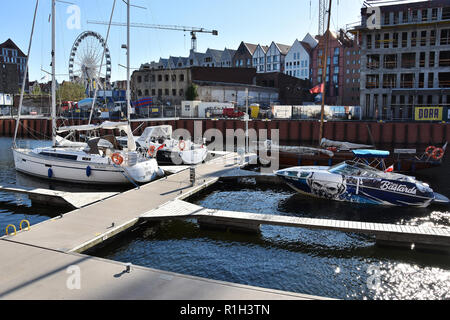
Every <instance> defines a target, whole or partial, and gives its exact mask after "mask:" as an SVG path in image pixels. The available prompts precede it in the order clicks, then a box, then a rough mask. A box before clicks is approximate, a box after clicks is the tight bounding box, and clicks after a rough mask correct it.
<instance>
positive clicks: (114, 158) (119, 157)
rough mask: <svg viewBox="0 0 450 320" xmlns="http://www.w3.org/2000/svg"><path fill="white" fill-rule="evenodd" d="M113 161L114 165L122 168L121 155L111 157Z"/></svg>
mask: <svg viewBox="0 0 450 320" xmlns="http://www.w3.org/2000/svg"><path fill="white" fill-rule="evenodd" d="M111 160H112V161H113V162H114V164H116V165H118V166H120V165H122V163H123V157H122V156H121V154H120V153H114V154H113V155H112V156H111Z"/></svg>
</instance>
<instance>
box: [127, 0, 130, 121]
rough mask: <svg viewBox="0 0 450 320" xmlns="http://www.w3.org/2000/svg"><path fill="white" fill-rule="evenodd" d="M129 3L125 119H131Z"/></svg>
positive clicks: (128, 14) (128, 5)
mask: <svg viewBox="0 0 450 320" xmlns="http://www.w3.org/2000/svg"><path fill="white" fill-rule="evenodd" d="M130 1H131V0H128V1H127V119H128V123H130V120H131V119H130V117H131V88H130Z"/></svg>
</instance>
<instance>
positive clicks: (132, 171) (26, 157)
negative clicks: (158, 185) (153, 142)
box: [13, 122, 164, 185]
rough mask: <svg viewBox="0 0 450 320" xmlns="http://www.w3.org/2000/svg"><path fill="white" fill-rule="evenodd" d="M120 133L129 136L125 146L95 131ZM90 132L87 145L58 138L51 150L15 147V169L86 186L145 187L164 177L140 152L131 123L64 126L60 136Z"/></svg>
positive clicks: (60, 129)
mask: <svg viewBox="0 0 450 320" xmlns="http://www.w3.org/2000/svg"><path fill="white" fill-rule="evenodd" d="M108 130H113V131H115V130H119V131H122V132H125V134H127V135H128V137H129V138H128V142H129V144H128V145H127V146H126V147H122V146H121V145H120V144H119V143H118V142H117V141H116V140H115V137H114V135H113V134H111V135H103V136H102V135H99V136H96V135H95V134H94V133H95V132H100V131H101V132H107V131H108ZM74 132H88V133H89V135H90V136H91V138H88V139H87V140H88V141H87V142H86V143H84V142H73V141H71V140H69V139H67V137H66V138H62V137H60V136H58V137H57V139H56V141H57V144H56V145H55V146H52V147H44V148H35V149H21V148H14V149H13V154H14V163H15V166H16V170H17V171H19V172H22V173H25V174H28V175H32V176H36V177H40V178H46V179H51V180H57V181H66V182H72V183H83V184H95V185H97V184H144V183H148V182H151V181H153V180H155V179H158V178H159V177H162V176H163V175H164V171H163V170H161V169H160V168H159V165H158V162H157V160H156V159H155V158H151V157H149V156H148V155H146V154H142V153H140V152H139V151H138V150H137V148H136V145H135V143H134V139H133V137H132V135H131V128H130V126H129V125H128V123H116V122H105V123H103V124H100V125H87V126H74V127H62V128H59V129H58V133H59V134H62V133H69V135H73V133H74Z"/></svg>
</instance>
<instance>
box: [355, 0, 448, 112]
mask: <svg viewBox="0 0 450 320" xmlns="http://www.w3.org/2000/svg"><path fill="white" fill-rule="evenodd" d="M380 14H381V16H379V20H378V21H379V25H378V26H375V28H372V23H371V22H370V23H369V25H368V19H369V14H368V8H362V9H361V15H362V20H361V25H360V26H358V27H356V28H355V29H354V30H353V31H352V32H353V33H354V34H359V35H360V36H361V39H362V47H361V86H360V88H361V93H360V99H361V106H362V107H363V112H364V116H365V117H368V118H373V119H380V120H381V119H382V120H385V119H388V120H390V119H403V120H412V119H414V113H415V108H417V107H423V106H427V107H428V106H443V105H447V104H450V25H449V22H450V2H449V1H448V0H429V1H422V2H415V3H405V4H397V5H384V6H381V7H380ZM371 19H372V18H371ZM370 21H372V20H370Z"/></svg>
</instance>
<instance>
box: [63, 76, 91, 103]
mask: <svg viewBox="0 0 450 320" xmlns="http://www.w3.org/2000/svg"><path fill="white" fill-rule="evenodd" d="M56 96H57V97H58V100H60V101H80V100H83V99H84V98H86V92H85V88H84V87H83V86H82V85H80V84H78V83H73V82H67V81H66V82H64V83H63V84H62V85H61V86H60V87H59V89H58V90H57V91H56Z"/></svg>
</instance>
